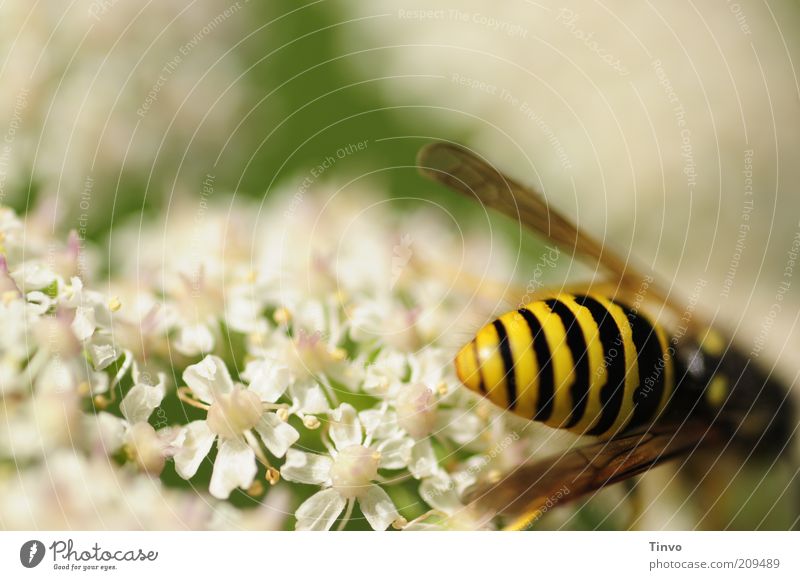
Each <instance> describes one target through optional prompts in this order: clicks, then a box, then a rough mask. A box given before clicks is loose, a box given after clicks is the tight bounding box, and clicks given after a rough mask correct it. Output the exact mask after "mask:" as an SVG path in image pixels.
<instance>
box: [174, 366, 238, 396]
mask: <svg viewBox="0 0 800 580" xmlns="http://www.w3.org/2000/svg"><path fill="white" fill-rule="evenodd" d="M183 380H184V382H185V383H186V384H187V385H188V386H189V388H190V389H192V392H193V393H194V394H195V396H196V397H197V398H198V399H200V400H201V401H203V402H204V403H208V404H209V405H210V404H211V403H213V402H214V398H215V397H216V395H218V394H224V393H230V392H231V391H232V390H233V381H232V380H231V375H230V373H229V372H228V367H226V366H225V363H224V362H223V360H222V359H221V358H219V357H218V356H214V355H208V356H206V357H205V358H204V359H203V360H201V361H200V362H199V363H197V364H193V365H191V366H188V367H186V370H185V371H183Z"/></svg>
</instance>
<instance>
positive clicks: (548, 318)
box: [527, 302, 575, 427]
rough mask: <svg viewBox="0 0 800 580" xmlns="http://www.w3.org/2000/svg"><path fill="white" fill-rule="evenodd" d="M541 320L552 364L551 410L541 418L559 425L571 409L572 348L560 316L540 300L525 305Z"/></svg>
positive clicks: (573, 370)
mask: <svg viewBox="0 0 800 580" xmlns="http://www.w3.org/2000/svg"><path fill="white" fill-rule="evenodd" d="M527 308H528V310H530V311H531V312H532V313H533V314H534V315H535V316H536V317H537V318H538V319H539V322H541V324H542V331H543V332H544V336H545V338H546V339H547V345H548V346H549V347H550V359H551V361H552V365H553V379H554V401H553V403H554V404H553V414H552V415H550V418H549V419H548V420H547V421H545V424H546V425H550V426H551V427H560V426H561V425H562V424H563V423H565V422H566V421H568V420H569V417H570V414H571V413H572V400H571V396H570V392H569V390H570V387H572V383H573V382H574V381H575V369H574V361H573V358H572V352H571V351H570V349H569V346H568V345H567V331H566V329H565V328H564V324H563V323H562V322H561V317H560V316H558V315H556V314H553V313H552V312H550V308H549V307H548V306H547V304H545V303H544V302H533V303H531V304H529V305H528V306H527Z"/></svg>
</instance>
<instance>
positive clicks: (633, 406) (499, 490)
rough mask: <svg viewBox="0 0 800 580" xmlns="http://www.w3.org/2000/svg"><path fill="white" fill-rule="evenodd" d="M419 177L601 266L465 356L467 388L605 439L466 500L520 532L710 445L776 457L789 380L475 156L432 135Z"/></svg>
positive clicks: (525, 308)
mask: <svg viewBox="0 0 800 580" xmlns="http://www.w3.org/2000/svg"><path fill="white" fill-rule="evenodd" d="M418 167H419V169H420V171H421V173H422V174H423V175H424V176H426V177H429V178H432V179H434V180H435V181H437V182H439V183H441V184H443V185H445V186H447V187H449V188H450V189H453V190H455V191H457V192H460V193H462V194H464V195H466V196H467V197H469V198H472V199H474V200H476V201H478V202H479V203H481V204H483V205H484V206H485V207H489V208H492V209H494V210H497V211H499V212H500V213H502V214H505V215H506V216H508V217H510V218H511V219H513V220H517V221H519V222H520V223H521V224H523V225H524V226H526V227H527V228H529V229H530V230H532V231H533V232H534V233H535V234H538V235H540V236H544V237H545V238H546V239H548V240H549V241H550V243H552V244H554V245H555V246H557V247H558V248H561V249H562V250H567V251H568V252H570V253H571V254H572V256H574V257H575V258H576V259H580V260H582V261H583V262H584V263H585V264H586V265H587V266H589V267H590V268H592V269H593V270H594V271H595V272H597V273H599V274H600V275H601V277H600V280H599V281H596V280H595V281H593V282H592V283H590V284H584V285H578V286H575V287H574V288H573V287H570V288H569V290H568V291H566V290H565V291H557V292H546V291H544V292H539V293H538V294H537V295H536V296H533V297H532V298H533V300H532V301H531V302H530V303H527V304H524V305H521V306H520V307H519V308H518V309H516V310H513V311H511V312H508V313H506V314H503V315H502V316H500V317H499V318H497V319H496V320H494V321H492V322H491V323H489V324H487V325H486V326H484V327H483V328H481V329H480V330H478V332H477V334H476V335H475V337H474V338H473V339H472V340H471V341H469V342H468V343H467V344H466V345H464V347H463V348H461V350H460V351H459V352H458V354H457V355H456V357H455V370H456V374H457V375H458V377H459V379H460V381H461V382H462V383H463V384H464V386H466V387H467V388H468V389H470V390H472V391H475V392H476V393H479V394H480V395H481V396H483V397H485V398H486V399H488V400H489V401H491V402H492V403H494V404H495V405H497V406H499V407H502V408H504V409H507V410H508V411H510V412H512V413H514V414H516V415H518V416H520V417H523V418H524V419H527V420H530V421H539V422H542V423H544V424H546V425H548V426H550V427H552V428H555V429H566V430H569V431H572V432H574V433H577V434H580V435H587V436H592V437H594V438H595V439H594V440H592V442H591V443H589V444H584V445H579V446H577V447H573V448H571V449H569V450H567V451H566V452H564V453H561V454H558V455H555V456H552V457H545V458H542V459H537V460H532V461H528V462H526V463H524V464H521V465H517V466H515V467H514V468H513V469H511V470H509V471H508V472H506V473H503V474H501V475H500V476H499V477H494V478H493V479H492V480H491V481H484V482H482V483H479V484H477V485H476V486H474V487H473V488H472V489H470V490H468V492H467V498H466V499H467V500H468V501H469V502H470V503H471V505H473V506H476V507H477V508H479V509H480V510H482V511H484V512H490V513H493V514H497V515H499V516H501V517H505V518H507V520H506V521H508V522H510V523H509V524H508V526H507V528H508V529H522V528H525V527H527V526H528V525H529V523H530V522H532V521H533V520H535V519H536V518H537V517H538V516H539V515H541V513H542V510H543V508H544V506H545V504H546V502H548V501H549V498H552V497H553V496H554V495H555V494H557V493H558V492H559V490H563V489H568V490H569V494H568V495H567V496H565V498H564V499H562V500H561V501H573V500H575V499H578V498H580V497H584V496H586V495H588V494H590V493H593V492H596V491H598V490H600V489H601V488H604V487H606V486H609V485H612V484H615V483H618V482H622V481H626V480H629V479H630V478H632V477H634V476H636V475H638V474H641V473H643V472H645V471H647V470H649V469H651V468H653V467H655V466H658V465H660V464H663V463H665V462H667V461H670V460H675V459H678V458H688V457H691V456H692V455H694V454H699V453H701V452H702V451H706V450H709V451H711V452H712V453H722V452H723V451H729V450H730V451H733V452H734V453H737V454H739V455H741V456H742V457H745V458H757V459H759V460H765V461H770V460H772V461H773V462H774V461H777V460H778V458H783V457H785V456H787V455H788V450H789V449H790V446H791V444H792V440H793V433H794V430H795V421H794V417H795V413H794V409H793V406H792V402H791V400H790V398H789V389H788V388H787V385H784V384H782V383H781V382H780V381H779V380H778V379H777V378H776V377H775V376H774V375H773V374H772V373H771V372H769V371H766V370H764V369H762V368H761V367H760V366H758V365H757V364H756V363H755V362H754V361H753V360H752V357H749V356H747V354H746V353H745V352H744V351H742V350H740V349H739V348H737V347H736V346H733V344H732V341H730V340H728V339H727V338H726V335H725V334H724V333H723V332H720V331H719V330H718V329H717V328H715V327H713V326H711V325H709V324H707V323H706V322H705V321H703V320H702V318H701V317H700V316H699V315H698V314H697V313H695V312H694V305H693V304H692V303H691V301H688V302H686V303H684V302H682V301H681V300H679V299H677V298H676V297H675V296H674V295H673V293H670V292H669V291H667V290H666V289H665V287H664V285H663V284H662V283H661V282H659V281H658V280H656V279H655V277H654V276H652V275H647V274H644V273H642V272H641V271H639V270H637V269H636V268H634V267H633V266H631V264H630V263H629V261H628V260H625V259H623V258H622V257H621V256H620V255H618V254H616V253H615V252H613V251H612V250H611V249H609V248H608V247H607V246H606V245H604V244H602V243H600V242H599V241H598V240H596V239H595V238H593V237H592V236H591V235H589V234H588V233H587V232H585V231H582V230H580V229H579V228H578V227H576V226H575V225H574V224H573V223H572V222H571V221H570V220H569V219H567V218H566V217H564V216H563V215H561V214H560V213H559V212H558V211H556V210H555V209H554V208H552V207H550V206H549V205H548V203H547V201H546V199H545V197H544V196H543V195H542V194H540V193H539V192H537V191H536V190H535V189H532V188H530V187H526V186H524V185H522V184H520V183H519V182H517V181H515V180H514V179H512V178H511V177H508V176H507V175H504V174H503V173H502V172H500V171H498V170H497V169H496V168H495V167H494V166H493V165H492V164H491V163H489V162H488V161H487V160H486V159H484V158H482V157H480V156H479V155H477V154H476V153H474V152H472V151H470V150H468V149H466V148H464V147H461V146H458V145H454V144H450V143H433V144H430V145H428V146H426V147H424V148H423V149H422V150H421V151H420V153H419V156H418Z"/></svg>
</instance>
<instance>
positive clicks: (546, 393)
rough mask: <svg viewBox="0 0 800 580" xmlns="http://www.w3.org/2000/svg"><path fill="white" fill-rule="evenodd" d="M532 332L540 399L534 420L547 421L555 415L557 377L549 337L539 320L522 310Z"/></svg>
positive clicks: (520, 310) (528, 311)
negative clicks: (548, 341) (554, 373)
mask: <svg viewBox="0 0 800 580" xmlns="http://www.w3.org/2000/svg"><path fill="white" fill-rule="evenodd" d="M518 312H519V313H520V314H521V315H522V318H524V319H525V322H526V323H527V324H528V329H529V330H530V332H531V338H532V340H533V352H535V353H536V362H537V364H538V366H539V374H538V377H537V378H538V379H539V397H538V400H537V403H536V412H535V413H534V415H533V418H534V419H535V420H536V421H547V420H548V419H549V418H550V416H551V415H552V414H553V406H554V400H553V398H554V396H555V377H554V376H553V360H552V358H551V357H550V347H549V346H548V345H547V337H546V336H545V335H544V329H543V328H542V325H541V323H540V322H539V319H538V318H536V316H535V315H534V314H533V312H531V311H530V310H528V309H527V308H520V309H519V311H518Z"/></svg>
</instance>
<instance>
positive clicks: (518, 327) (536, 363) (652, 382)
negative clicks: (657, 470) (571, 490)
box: [456, 294, 674, 437]
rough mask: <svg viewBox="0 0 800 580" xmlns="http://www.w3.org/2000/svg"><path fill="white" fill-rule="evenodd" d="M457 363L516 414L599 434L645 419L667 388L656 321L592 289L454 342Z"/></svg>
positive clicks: (469, 381)
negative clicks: (463, 342)
mask: <svg viewBox="0 0 800 580" xmlns="http://www.w3.org/2000/svg"><path fill="white" fill-rule="evenodd" d="M456 370H457V372H458V375H459V378H460V379H461V381H462V382H463V383H464V384H465V385H466V386H467V387H468V388H470V389H472V390H473V391H476V392H479V393H481V394H483V395H484V396H486V397H488V398H489V399H490V400H491V401H492V402H494V403H496V404H497V405H500V406H502V407H505V408H508V409H509V410H511V411H513V412H514V413H516V414H518V415H520V416H522V417H525V418H527V419H532V420H536V421H542V422H544V423H545V424H547V425H550V426H552V427H559V428H564V429H569V430H571V431H575V432H578V433H586V434H591V435H597V436H601V437H610V436H613V435H615V434H618V433H621V432H623V431H625V430H628V429H631V428H633V427H637V426H640V425H644V424H648V423H651V422H652V421H653V420H655V419H656V418H657V417H658V416H659V414H660V413H661V412H662V411H663V410H664V408H665V407H666V404H667V402H668V400H669V398H670V396H671V394H672V392H673V390H674V383H673V381H674V370H673V364H672V358H671V357H670V355H669V350H668V343H667V338H666V335H665V333H664V332H663V330H662V329H661V327H660V326H658V325H657V324H653V323H652V322H651V321H649V320H648V319H647V318H646V317H645V316H644V315H642V314H640V313H639V312H637V311H636V310H634V309H631V308H629V307H627V306H625V305H623V304H620V303H618V302H616V301H614V300H610V299H608V298H605V297H603V296H599V295H595V294H590V295H585V296H584V295H581V296H578V295H572V294H558V295H556V296H554V297H553V298H551V299H549V300H541V301H537V302H532V303H531V304H528V305H526V306H525V307H524V308H520V309H519V310H516V311H512V312H508V313H506V314H504V315H502V316H501V317H500V318H498V319H497V320H495V321H494V322H493V323H491V324H488V325H487V326H485V327H483V328H482V329H481V330H479V331H478V333H477V335H476V337H475V338H474V339H473V340H472V341H471V342H469V343H468V344H467V345H466V346H464V347H463V348H462V349H461V351H460V352H459V354H458V355H457V357H456Z"/></svg>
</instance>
